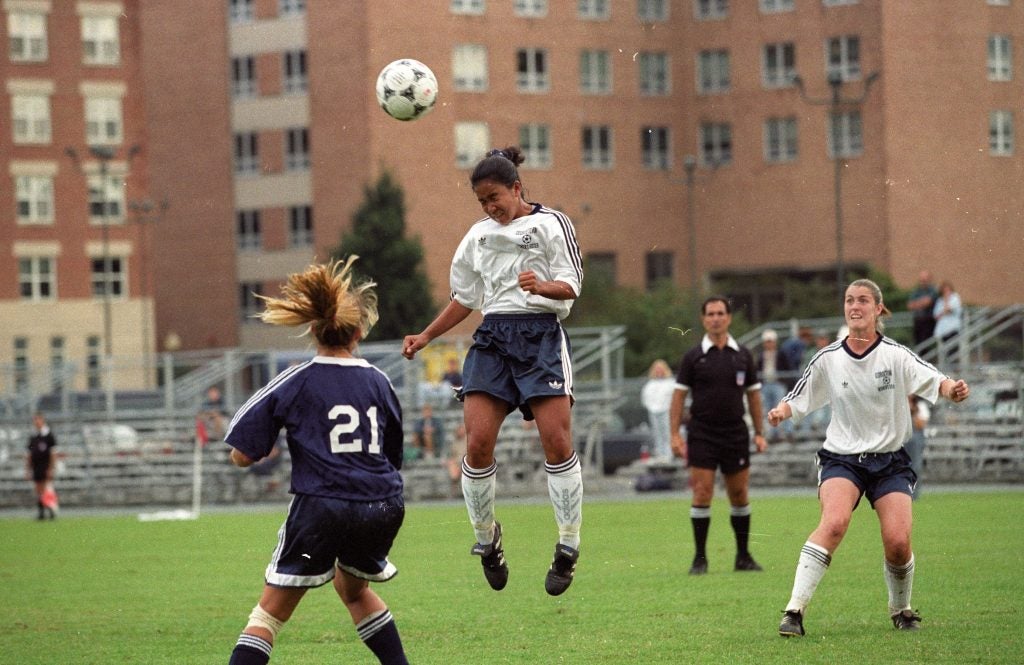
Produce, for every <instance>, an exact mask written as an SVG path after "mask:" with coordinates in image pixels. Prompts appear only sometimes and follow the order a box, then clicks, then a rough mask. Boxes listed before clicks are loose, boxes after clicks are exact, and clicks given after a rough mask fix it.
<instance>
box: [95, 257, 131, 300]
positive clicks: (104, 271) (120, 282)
mask: <svg viewBox="0 0 1024 665" xmlns="http://www.w3.org/2000/svg"><path fill="white" fill-rule="evenodd" d="M97 268H99V270H97ZM89 274H90V284H91V287H90V288H91V293H92V297H93V298H97V299H103V298H105V297H107V294H108V293H109V295H110V299H111V300H125V299H126V298H127V297H128V257H127V256H121V255H118V254H110V255H109V256H106V257H104V256H91V257H89ZM108 289H109V290H108Z"/></svg>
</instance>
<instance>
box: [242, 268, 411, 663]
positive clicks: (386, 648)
mask: <svg viewBox="0 0 1024 665" xmlns="http://www.w3.org/2000/svg"><path fill="white" fill-rule="evenodd" d="M355 258H356V257H354V256H352V257H350V258H349V259H348V260H347V261H344V262H342V261H334V262H331V263H328V264H318V265H312V266H310V267H309V268H307V269H306V271H305V272H302V273H297V274H293V275H291V276H289V277H288V282H287V283H286V284H285V286H284V287H283V289H282V297H281V298H270V297H264V296H259V297H260V298H261V299H262V300H263V301H264V302H265V303H266V309H265V310H264V311H263V313H262V315H261V318H262V319H263V321H265V322H267V323H270V324H273V325H284V326H307V330H308V332H309V334H310V335H311V336H312V337H313V338H314V339H315V340H316V348H317V354H316V356H315V357H314V358H313V359H312V360H309V361H307V362H304V363H300V364H297V365H294V366H292V367H289V368H287V369H285V370H284V371H283V372H281V373H280V374H278V375H277V376H276V377H275V378H274V379H273V380H271V381H270V383H268V384H267V385H266V386H264V387H263V388H262V389H260V390H259V391H257V392H256V394H254V395H253V396H252V397H250V398H249V400H248V401H247V402H246V403H245V404H244V405H242V407H241V408H240V409H239V410H238V413H236V414H235V416H234V418H232V419H231V423H230V424H229V425H228V429H227V433H226V434H225V436H224V440H225V441H226V442H227V444H228V445H229V446H231V461H232V462H233V463H234V464H236V465H237V466H240V467H248V466H250V465H252V464H253V463H254V462H255V461H257V460H260V459H263V458H264V457H266V456H267V455H269V454H270V452H271V450H273V448H274V443H275V442H276V441H277V438H278V433H279V432H280V431H281V429H282V428H284V430H285V434H286V436H287V441H288V450H289V453H290V454H291V460H292V474H291V493H292V494H293V495H294V497H293V498H292V501H291V504H290V505H289V507H288V516H287V518H286V519H285V522H284V524H283V525H282V526H281V529H280V531H279V532H278V543H277V547H275V548H274V553H273V556H272V558H271V561H270V564H269V565H268V566H267V569H266V573H265V585H264V587H263V594H262V596H261V597H260V600H259V603H258V604H257V605H256V607H255V608H254V609H253V611H252V613H251V614H250V615H249V623H248V625H247V626H246V627H245V630H244V631H243V632H242V634H241V636H240V637H239V638H238V642H237V643H236V645H235V649H234V651H233V652H232V654H231V660H230V661H229V662H230V664H231V665H265V664H266V663H267V662H268V661H269V660H270V654H271V650H272V648H273V646H274V640H275V639H276V637H277V633H278V631H279V630H280V629H281V627H282V626H283V625H284V623H285V622H286V621H288V619H289V618H290V617H291V615H292V612H294V611H295V608H296V607H297V606H298V604H299V601H300V600H302V597H303V596H304V595H305V593H306V591H307V590H309V589H311V588H314V587H319V586H322V585H324V584H326V583H327V582H333V585H334V589H335V591H336V592H337V593H338V596H339V597H340V598H341V601H342V603H344V605H345V607H346V608H347V609H348V612H349V614H350V615H351V617H352V622H353V623H354V624H355V627H356V632H357V633H358V635H359V637H360V638H361V639H362V640H363V642H364V643H365V644H366V646H367V647H368V648H369V649H370V651H372V652H373V654H374V655H375V656H376V657H377V658H378V660H379V661H380V662H381V663H385V664H387V665H406V664H407V663H408V661H407V660H406V658H405V652H404V650H403V647H402V640H401V637H400V636H399V633H398V628H397V626H396V625H395V621H394V619H393V617H392V615H391V612H390V611H389V610H388V607H387V605H386V604H385V603H384V601H383V600H381V598H380V596H378V595H377V594H376V593H375V592H374V591H373V590H372V589H370V585H369V583H370V582H386V581H387V580H389V579H391V578H392V577H394V576H395V574H396V573H397V572H398V571H397V569H396V568H395V566H394V565H393V564H392V563H391V562H390V561H388V552H389V551H390V549H391V545H392V543H393V542H394V539H395V536H396V535H397V534H398V530H399V528H400V527H401V526H402V520H403V519H404V516H405V503H404V501H403V498H402V477H401V475H400V474H399V472H398V470H399V469H400V468H401V466H402V410H401V406H400V405H399V402H398V397H397V395H396V394H395V390H394V388H393V387H392V385H391V382H390V381H389V380H388V378H387V376H386V375H385V374H384V373H383V372H381V371H380V370H379V369H377V368H376V367H374V366H373V365H371V364H369V363H368V362H366V361H365V360H362V359H360V358H356V357H355V355H354V351H355V349H356V345H357V344H358V342H359V340H360V339H362V338H363V337H365V336H366V334H367V332H369V330H370V328H371V327H372V326H373V324H375V323H376V322H377V296H376V294H375V293H374V291H373V290H372V287H373V286H374V284H373V283H372V282H365V283H361V284H355V283H354V282H353V276H352V272H351V267H352V262H353V261H354V260H355Z"/></svg>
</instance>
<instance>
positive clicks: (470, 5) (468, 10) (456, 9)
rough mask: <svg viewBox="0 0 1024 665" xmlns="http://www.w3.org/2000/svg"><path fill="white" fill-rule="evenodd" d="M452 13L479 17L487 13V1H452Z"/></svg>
mask: <svg viewBox="0 0 1024 665" xmlns="http://www.w3.org/2000/svg"><path fill="white" fill-rule="evenodd" d="M449 7H450V8H451V12H452V13H453V14H471V15H474V16H479V15H480V14H483V13H484V12H486V11H487V2H486V0H452V3H451V5H449Z"/></svg>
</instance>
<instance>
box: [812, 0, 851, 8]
mask: <svg viewBox="0 0 1024 665" xmlns="http://www.w3.org/2000/svg"><path fill="white" fill-rule="evenodd" d="M859 2H860V0H821V4H822V5H824V6H825V7H842V6H843V5H856V4H857V3H859Z"/></svg>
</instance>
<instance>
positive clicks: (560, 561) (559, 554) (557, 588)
mask: <svg viewBox="0 0 1024 665" xmlns="http://www.w3.org/2000/svg"><path fill="white" fill-rule="evenodd" d="M579 558H580V551H579V550H574V549H573V548H571V547H569V546H568V545H563V544H562V543H558V544H557V545H555V558H554V559H553V560H552V561H551V568H549V569H548V576H547V578H545V579H544V590H545V591H547V592H548V593H549V594H550V595H552V596H557V595H559V594H562V593H565V590H566V589H568V588H569V585H570V584H572V576H573V574H575V572H576V562H577V561H578V560H579Z"/></svg>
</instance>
